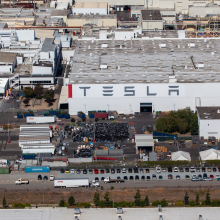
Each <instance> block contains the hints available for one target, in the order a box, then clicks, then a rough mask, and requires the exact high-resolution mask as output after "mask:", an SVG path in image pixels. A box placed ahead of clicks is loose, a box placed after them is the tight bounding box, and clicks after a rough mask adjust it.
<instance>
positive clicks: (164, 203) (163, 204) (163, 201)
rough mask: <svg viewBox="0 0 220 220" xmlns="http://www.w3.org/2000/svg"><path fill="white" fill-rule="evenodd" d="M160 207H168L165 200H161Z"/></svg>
mask: <svg viewBox="0 0 220 220" xmlns="http://www.w3.org/2000/svg"><path fill="white" fill-rule="evenodd" d="M160 205H161V207H165V206H168V202H167V200H166V199H162V200H161V201H160Z"/></svg>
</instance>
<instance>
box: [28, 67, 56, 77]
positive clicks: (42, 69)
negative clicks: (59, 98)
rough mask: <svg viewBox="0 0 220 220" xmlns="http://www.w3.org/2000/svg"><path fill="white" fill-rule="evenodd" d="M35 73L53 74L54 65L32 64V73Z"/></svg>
mask: <svg viewBox="0 0 220 220" xmlns="http://www.w3.org/2000/svg"><path fill="white" fill-rule="evenodd" d="M34 74H51V75H52V74H53V67H49V66H32V75H34Z"/></svg>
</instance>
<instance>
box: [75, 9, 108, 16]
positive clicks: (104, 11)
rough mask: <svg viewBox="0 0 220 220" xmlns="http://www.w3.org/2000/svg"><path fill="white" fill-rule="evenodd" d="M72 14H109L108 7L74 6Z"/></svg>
mask: <svg viewBox="0 0 220 220" xmlns="http://www.w3.org/2000/svg"><path fill="white" fill-rule="evenodd" d="M72 14H73V15H78V14H84V15H86V14H100V15H107V14H108V9H107V8H72Z"/></svg>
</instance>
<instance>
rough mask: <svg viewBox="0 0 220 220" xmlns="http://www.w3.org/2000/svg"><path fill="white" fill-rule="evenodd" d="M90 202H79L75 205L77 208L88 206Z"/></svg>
mask: <svg viewBox="0 0 220 220" xmlns="http://www.w3.org/2000/svg"><path fill="white" fill-rule="evenodd" d="M90 206H91V204H90V203H89V202H79V203H76V207H78V208H90Z"/></svg>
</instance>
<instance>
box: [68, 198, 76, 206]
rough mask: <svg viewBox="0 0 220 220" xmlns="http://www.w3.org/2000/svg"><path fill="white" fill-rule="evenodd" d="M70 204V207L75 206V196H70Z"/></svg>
mask: <svg viewBox="0 0 220 220" xmlns="http://www.w3.org/2000/svg"><path fill="white" fill-rule="evenodd" d="M68 203H69V205H70V206H73V205H74V203H75V199H74V197H73V196H70V197H69V199H68Z"/></svg>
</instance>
